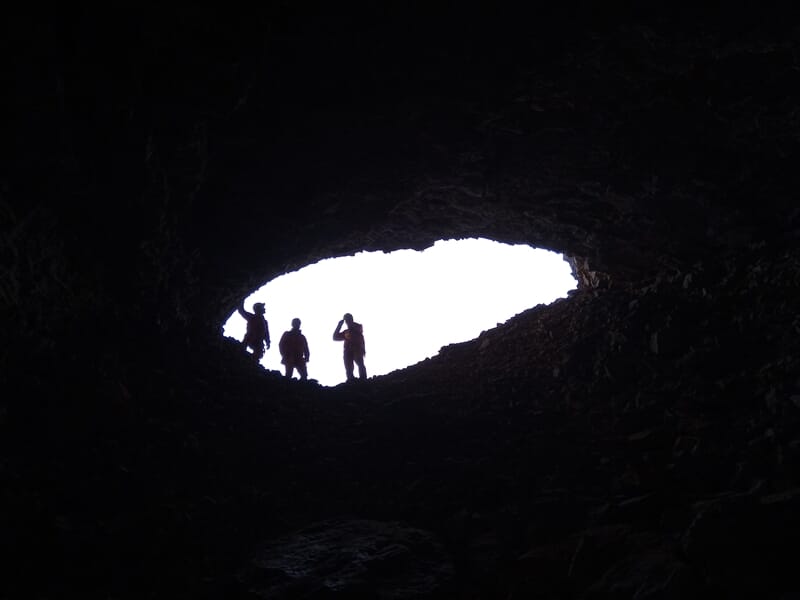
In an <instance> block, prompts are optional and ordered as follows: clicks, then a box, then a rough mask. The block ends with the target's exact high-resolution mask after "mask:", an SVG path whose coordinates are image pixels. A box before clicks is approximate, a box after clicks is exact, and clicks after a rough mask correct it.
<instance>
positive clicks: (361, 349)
mask: <svg viewBox="0 0 800 600" xmlns="http://www.w3.org/2000/svg"><path fill="white" fill-rule="evenodd" d="M344 323H347V329H345V330H344V331H341V329H342V325H343V324H344ZM333 340H334V341H335V342H344V371H345V373H346V374H347V381H353V380H354V379H355V378H354V377H353V363H355V364H356V365H358V377H359V378H360V379H366V378H367V368H366V367H365V366H364V356H366V354H367V350H366V346H365V344H364V328H363V327H362V326H361V323H356V322H355V321H353V315H351V314H350V313H345V315H344V317H343V318H342V320H341V321H339V324H338V325H337V326H336V330H335V331H334V332H333Z"/></svg>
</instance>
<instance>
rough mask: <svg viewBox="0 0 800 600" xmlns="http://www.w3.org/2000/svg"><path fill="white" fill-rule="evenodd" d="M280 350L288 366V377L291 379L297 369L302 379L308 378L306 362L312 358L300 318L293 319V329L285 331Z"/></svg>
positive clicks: (282, 359)
mask: <svg viewBox="0 0 800 600" xmlns="http://www.w3.org/2000/svg"><path fill="white" fill-rule="evenodd" d="M278 350H280V353H281V362H282V363H283V364H284V365H285V366H286V377H287V378H289V379H291V377H292V374H293V373H294V370H295V369H297V372H298V373H299V374H300V379H302V380H303V381H305V380H306V379H307V378H308V370H307V369H306V363H307V362H308V361H309V360H311V353H310V352H309V351H308V342H307V341H306V336H304V335H303V333H302V332H301V331H300V319H292V329H291V330H290V331H285V332H284V333H283V335H282V336H281V341H280V342H278Z"/></svg>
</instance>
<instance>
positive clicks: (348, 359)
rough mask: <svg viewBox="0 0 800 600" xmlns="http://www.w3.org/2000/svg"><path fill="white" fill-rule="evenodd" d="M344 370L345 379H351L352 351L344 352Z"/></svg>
mask: <svg viewBox="0 0 800 600" xmlns="http://www.w3.org/2000/svg"><path fill="white" fill-rule="evenodd" d="M344 372H345V373H346V374H347V381H351V380H352V379H353V353H352V352H345V353H344Z"/></svg>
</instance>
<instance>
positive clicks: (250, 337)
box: [238, 300, 270, 364]
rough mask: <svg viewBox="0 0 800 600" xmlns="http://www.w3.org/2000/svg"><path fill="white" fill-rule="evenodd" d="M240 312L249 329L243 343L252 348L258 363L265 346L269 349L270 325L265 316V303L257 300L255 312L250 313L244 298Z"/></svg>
mask: <svg viewBox="0 0 800 600" xmlns="http://www.w3.org/2000/svg"><path fill="white" fill-rule="evenodd" d="M238 310H239V314H240V315H242V317H244V319H245V320H246V321H247V331H245V334H244V339H242V345H243V346H244V347H245V348H252V350H253V359H254V360H255V361H256V364H258V363H259V362H260V361H261V358H262V357H263V356H264V352H265V350H264V346H266V349H267V350H269V346H270V343H269V325H268V324H267V320H266V319H265V318H264V312H265V309H264V303H263V302H256V303H255V304H253V312H251V313H249V312H247V311H246V310H245V309H244V300H242V303H241V304H240V305H239V308H238Z"/></svg>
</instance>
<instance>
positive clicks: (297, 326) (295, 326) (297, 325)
mask: <svg viewBox="0 0 800 600" xmlns="http://www.w3.org/2000/svg"><path fill="white" fill-rule="evenodd" d="M292 329H300V319H292Z"/></svg>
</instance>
